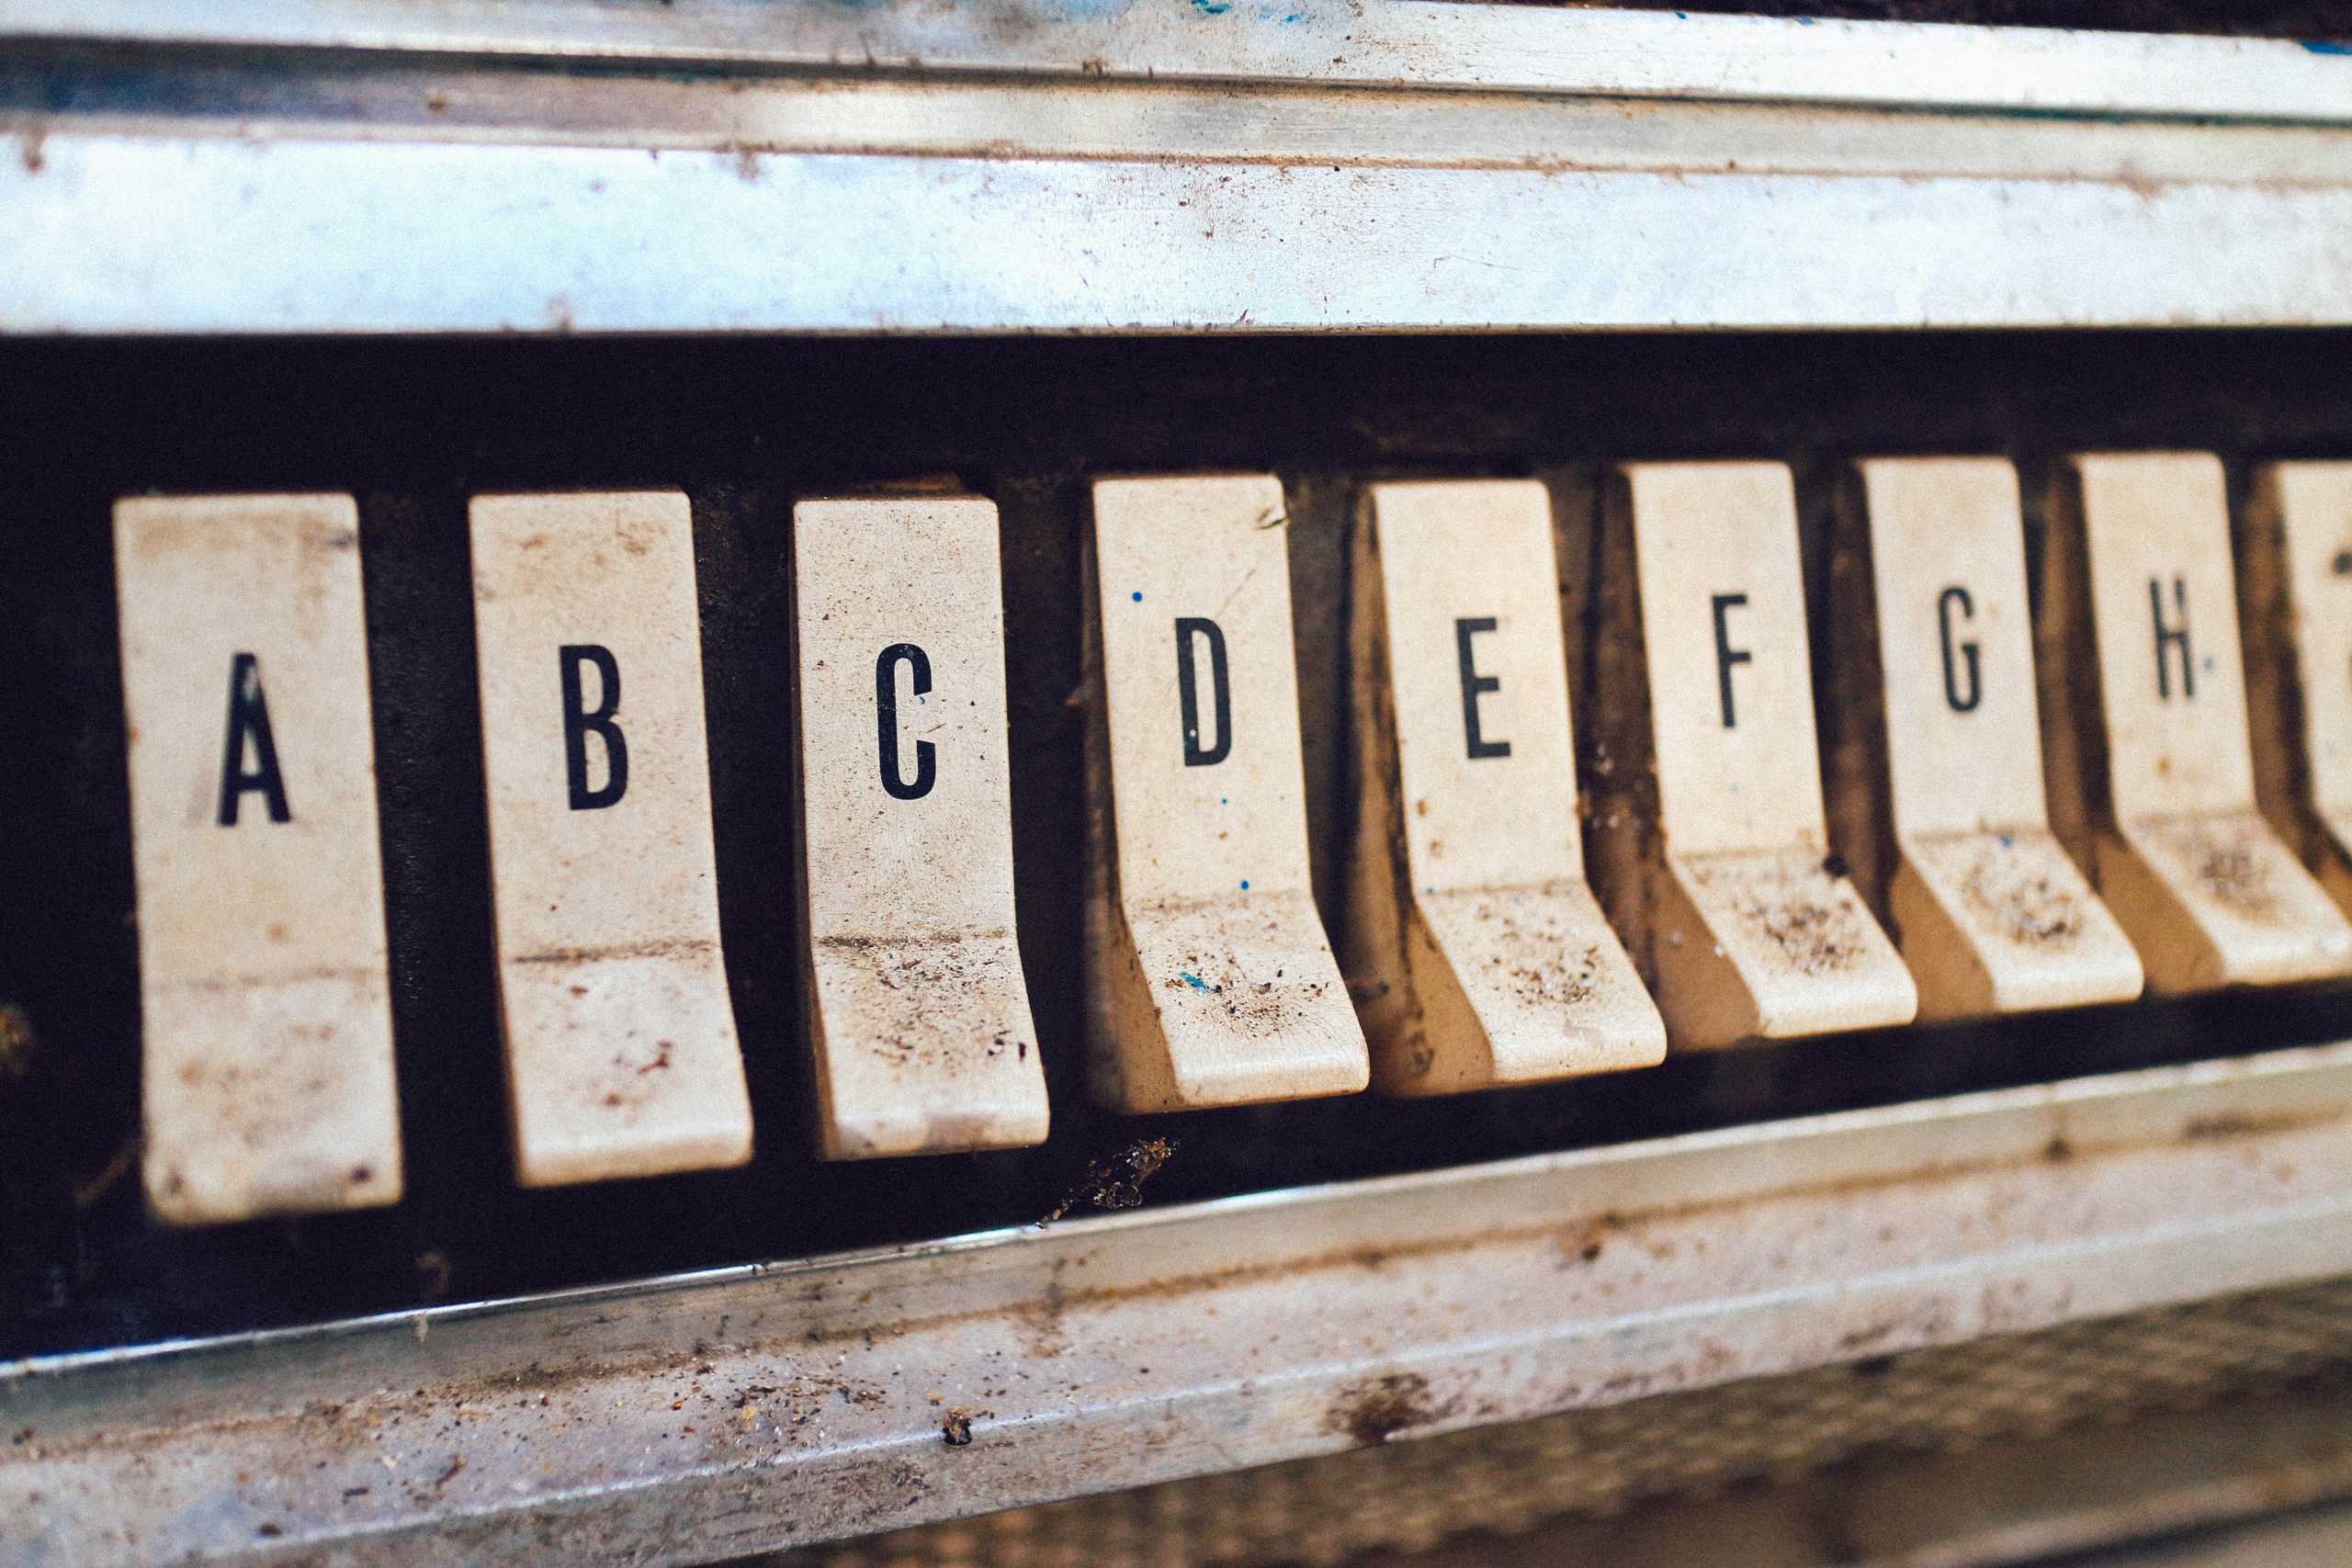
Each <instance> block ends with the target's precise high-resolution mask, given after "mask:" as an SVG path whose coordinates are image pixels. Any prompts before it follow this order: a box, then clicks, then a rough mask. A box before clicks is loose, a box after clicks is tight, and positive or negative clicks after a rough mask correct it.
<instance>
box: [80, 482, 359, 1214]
mask: <svg viewBox="0 0 2352 1568" xmlns="http://www.w3.org/2000/svg"><path fill="white" fill-rule="evenodd" d="M114 540H115V586H116V592H117V595H118V597H119V603H120V609H121V615H122V685H123V699H124V705H125V708H126V716H127V719H128V724H129V731H130V825H131V852H132V861H133V864H134V868H135V870H136V873H137V876H138V886H139V990H140V1004H141V1025H142V1032H143V1053H144V1056H143V1060H144V1074H145V1077H144V1090H143V1092H144V1097H145V1102H146V1154H145V1167H144V1175H145V1180H146V1188H147V1196H148V1201H149V1202H150V1203H151V1204H152V1205H153V1208H154V1211H155V1213H157V1214H158V1215H160V1216H161V1217H162V1218H164V1219H165V1220H168V1221H171V1222H173V1223H174V1224H206V1223H211V1222H217V1221H224V1220H243V1219H250V1218H252V1217H253V1216H254V1215H256V1214H266V1213H294V1212H300V1211H306V1210H322V1209H352V1208H360V1207H365V1206H367V1205H370V1204H377V1203H390V1202H393V1201H397V1200H398V1199H399V1197H400V1195H401V1142H400V1116H399V1109H398V1105H397V1103H396V1094H395V1089H394V1084H393V1076H392V1017H391V1001H390V996H391V986H390V976H389V973H388V969H387V964H386V958H385V942H384V882H383V866H382V863H381V860H380V857H379V849H378V841H377V834H376V752H375V741H374V738H373V735H372V733H371V731H370V728H369V708H368V629H367V625H366V618H365V613H364V611H363V610H362V607H361V601H360V585H359V513H358V509H357V508H356V507H355V506H354V505H353V504H352V501H351V498H350V497H349V496H345V495H254V496H206V497H187V498H169V499H137V500H129V501H122V502H117V503H116V506H115V512H114Z"/></svg>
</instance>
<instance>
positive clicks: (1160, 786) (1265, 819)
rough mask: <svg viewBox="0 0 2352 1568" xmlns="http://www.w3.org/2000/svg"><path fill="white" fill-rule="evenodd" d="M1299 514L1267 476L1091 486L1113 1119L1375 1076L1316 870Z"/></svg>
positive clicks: (1101, 1054) (1103, 1091)
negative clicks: (1294, 634)
mask: <svg viewBox="0 0 2352 1568" xmlns="http://www.w3.org/2000/svg"><path fill="white" fill-rule="evenodd" d="M1285 522H1286V518H1285V513H1284V512H1283V491H1282V486H1281V484H1280V483H1279V482H1278V481H1276V480H1275V479H1272V477H1270V476H1259V475H1249V476H1233V477H1223V476H1220V477H1213V478H1198V479H1103V480H1099V481H1097V482H1096V484H1095V486H1094V528H1093V535H1092V543H1093V566H1094V581H1095V590H1096V592H1095V594H1094V596H1093V602H1092V603H1091V604H1090V605H1089V609H1090V610H1091V627H1090V630H1091V633H1092V636H1091V639H1090V641H1091V647H1090V649H1089V651H1090V654H1091V661H1092V665H1093V668H1092V669H1091V671H1090V678H1091V683H1092V686H1093V693H1092V695H1093V702H1092V704H1091V710H1090V711H1091V716H1092V718H1093V719H1094V721H1095V722H1094V723H1093V725H1092V727H1091V730H1090V735H1089V743H1090V751H1091V754H1090V757H1089V766H1088V775H1089V776H1088V784H1089V789H1090V792H1091V810H1090V812H1089V816H1090V818H1091V824H1092V836H1093V840H1094V856H1093V861H1092V874H1093V878H1094V886H1093V887H1092V888H1091V897H1090V899H1089V910H1088V927H1089V930H1088V950H1089V951H1088V958H1089V964H1088V986H1089V992H1090V999H1091V1012H1092V1019H1091V1024H1092V1041H1091V1045H1092V1049H1091V1055H1090V1068H1091V1077H1092V1082H1093V1088H1094V1092H1095V1094H1096V1096H1097V1097H1098V1098H1099V1099H1100V1100H1103V1102H1104V1103H1105V1104H1107V1105H1110V1106H1112V1107H1114V1108H1115V1109H1118V1110H1123V1111H1169V1110H1176V1109H1180V1108H1183V1107H1190V1106H1202V1105H1236V1104H1243V1103H1247V1102H1250V1101H1254V1100H1298V1099H1304V1098H1306V1097H1307V1096H1310V1095H1320V1094H1345V1093H1348V1092H1350V1091H1352V1090H1355V1089H1362V1088H1363V1087H1364V1084H1365V1081H1366V1079H1367V1077H1368V1074H1369V1068H1368V1066H1367V1063H1366V1059H1365V1053H1364V1043H1363V1030H1362V1028H1361V1027H1360V1026H1359V1025H1358V1024H1357V1022H1356V1015H1355V1009H1354V1007H1353V1006H1352V1005H1351V1003H1350V1002H1349V1000H1348V992H1347V987H1346V985H1345V984H1344V983H1343V982H1342V981H1341V979H1340V968H1339V964H1338V963H1337V961H1336V960H1334V959H1333V957H1332V955H1331V949H1330V945H1329V942H1327V941H1326V939H1325V937H1324V933H1323V924H1322V921H1321V919H1319V918H1318V916H1317V913H1316V908H1315V898H1314V894H1313V892H1312V889H1311V887H1310V885H1309V882H1308V879H1307V858H1306V803H1305V799H1304V793H1305V791H1304V782H1303V771H1302V767H1301V762H1300V750H1299V731H1298V691H1297V678H1296V671H1295V663H1294V656H1293V653H1292V650H1291V611H1290V562H1289V556H1288V546H1287V543H1286V541H1285V533H1286V528H1285Z"/></svg>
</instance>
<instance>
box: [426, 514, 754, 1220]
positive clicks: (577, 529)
mask: <svg viewBox="0 0 2352 1568" xmlns="http://www.w3.org/2000/svg"><path fill="white" fill-rule="evenodd" d="M472 517H473V574H474V632H475V641H476V645H477V647H478V649H479V650H480V654H481V725H482V754H483V760H484V764H485V772H486V773H487V776H488V782H489V789H490V857H491V885H492V902H493V905H494V907H495V913H496V924H497V938H498V986H499V1001H500V1011H501V1014H502V1016H503V1021H504V1025H505V1031H506V1066H507V1077H508V1083H509V1088H510V1090H511V1092H512V1095H513V1105H514V1120H515V1165H516V1168H517V1172H518V1174H519V1176H520V1178H521V1179H522V1181H523V1184H524V1185H525V1186H526V1187H546V1186H553V1185H557V1184H559V1183H562V1182H570V1181H594V1180H599V1179H605V1178H608V1177H623V1176H654V1175H659V1174H661V1173H662V1172H665V1171H675V1170H698V1169H705V1168H711V1167H717V1166H729V1165H740V1164H741V1163H742V1162H743V1161H744V1160H746V1159H748V1158H750V1157H751V1152H752V1111H751V1103H750V1100H749V1099H748V1098H747V1097H746V1095H745V1092H744V1087H743V1064H742V1058H741V1054H740V1052H739V1051H738V1049H737V1046H736V1040H735V1018H734V1012H733V1010H732V1009H731V1007H730V1006H729V1000H728V995H727V976H726V971H725V969H724V968H723V967H722V965H721V963H720V955H719V938H718V878H717V871H716V867H715V864H714V858H715V857H714V852H713V849H712V844H711V832H710V763H709V758H708V753H707V749H706V746H705V741H704V728H703V698H702V645H701V638H700V635H699V631H698V620H697V615H696V612H695V558H694V533H693V526H692V523H691V521H690V519H689V516H688V513H687V510H686V498H685V497H684V496H683V495H680V494H677V493H675V492H673V491H662V492H658V493H646V494H608V495H595V494H573V495H496V496H476V497H475V498H474V501H473V507H472Z"/></svg>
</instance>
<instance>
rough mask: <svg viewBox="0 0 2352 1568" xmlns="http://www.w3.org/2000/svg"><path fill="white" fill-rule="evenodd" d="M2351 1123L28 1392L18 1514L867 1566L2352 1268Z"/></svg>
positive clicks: (142, 1538) (2347, 1085)
mask: <svg viewBox="0 0 2352 1568" xmlns="http://www.w3.org/2000/svg"><path fill="white" fill-rule="evenodd" d="M2346 1122H2352V1043H2346V1044H2339V1045H2333V1046H2326V1047H2321V1048H2317V1049H2312V1050H2298V1051H2286V1052H2278V1053H2272V1054H2269V1055H2261V1056H2255V1057H2249V1058H2244V1059H2240V1060H2235V1061H2230V1062H2218V1063H2207V1064H2200V1065H2198V1066H2186V1067H2169V1068H2161V1069H2154V1070H2151V1071H2143V1072H2137V1073H2130V1074H2123V1075H2118V1076H2115V1077H2104V1078H2096V1079H2086V1080H2080V1081H2076V1082H2073V1083H2067V1084H2060V1085H2054V1086H2045V1087H2038V1088H2032V1089H2012V1090H2002V1091H1998V1092H1994V1093H1989V1094H1980V1095H1973V1096H1967V1097H1963V1098H1960V1099H1954V1100H1941V1101H1930V1102H1924V1103H1916V1104H1911V1105H1905V1106H1896V1107H1891V1108H1887V1109H1883V1110H1875V1111H1857V1112H1847V1113H1841V1114H1838V1115H1831V1116H1824V1117H1816V1118H1810V1119H1806V1120H1803V1121H1795V1122H1780V1123H1774V1124H1769V1125H1763V1126H1751V1127H1744V1128H1737V1129H1732V1130H1728V1131H1724V1132H1718V1133H1709V1134H1696V1135H1691V1136H1687V1137H1680V1138H1673V1139H1667V1140H1661V1141H1658V1142H1655V1143H1646V1144H1635V1145H1625V1146H1622V1147H1618V1148H1610V1149H1597V1150H1587V1151H1580V1152H1576V1153H1569V1154H1561V1155H1552V1156H1540V1157H1537V1158H1532V1159H1524V1160H1517V1161H1510V1162H1506V1163H1502V1164H1498V1165H1492V1166H1485V1167H1476V1168H1464V1169H1456V1170H1451V1171H1443V1172H1437V1173H1431V1174H1427V1175H1418V1176H1410V1177H1404V1178H1397V1179H1386V1180H1380V1181H1369V1182H1360V1183H1351V1184H1346V1185H1342V1186H1336V1187H1330V1188H1324V1189H1315V1190H1302V1191H1295V1192H1287V1193H1272V1194H1264V1195H1259V1196H1254V1197H1250V1198H1241V1199H1233V1200H1227V1201H1220V1202H1215V1203H1207V1204H1202V1205H1197V1206H1192V1207H1186V1208H1177V1209H1169V1210H1164V1211H1157V1212H1149V1213H1141V1214H1136V1215H1131V1216H1123V1217H1118V1218H1110V1219H1102V1220H1093V1221H1086V1222H1080V1223H1074V1224H1067V1225H1057V1226H1054V1227H1051V1228H1047V1229H1042V1230H1040V1229H1027V1230H1023V1231H1019V1232H1010V1233H999V1234H995V1235H985V1236H975V1237H968V1238H964V1239H961V1240H958V1241H954V1242H948V1243H942V1244H938V1245H934V1246H929V1247H916V1248H910V1249H906V1250H903V1251H898V1252H891V1253H885V1254H876V1255H869V1256H863V1257H856V1258H831V1259H820V1260H817V1261H813V1262H808V1263H800V1264H794V1265H790V1266H786V1267H778V1268H772V1269H763V1268H750V1269H730V1270H720V1271H715V1272H711V1273H707V1274H702V1275H696V1276H693V1277H690V1278H685V1279H677V1280H657V1281H650V1282H647V1283H643V1284H639V1285H633V1286H628V1287H623V1288H616V1289H609V1290H601V1291H587V1292H569V1293H565V1294H561V1295H557V1296H552V1297H547V1298H540V1299H537V1300H531V1301H518V1302H505V1303H485V1304H480V1305H472V1306H463V1307H452V1308H440V1309H434V1310H430V1311H426V1312H421V1313H416V1314H400V1315H395V1316H389V1317H382V1318H374V1319H368V1320H364V1321H360V1322H355V1323H347V1324H340V1325H325V1326H321V1327H316V1328H310V1329H302V1330H295V1331H288V1332H279V1333H270V1334H263V1335H254V1336H248V1337H240V1338H233V1339H224V1340H218V1341H206V1342H200V1343H193V1344H183V1345H173V1346H162V1347H152V1348H135V1349H130V1350H121V1351H114V1352H105V1353H96V1354H90V1355H84V1356H74V1357H65V1358H58V1359H46V1360H40V1361H33V1362H25V1363H18V1364H17V1365H14V1366H11V1367H8V1368H6V1369H5V1371H0V1431H5V1432H6V1434H8V1436H9V1438H11V1440H10V1441H9V1442H7V1443H6V1444H0V1517H5V1518H7V1519H10V1520H11V1521H28V1522H29V1532H28V1533H27V1534H25V1535H24V1536H23V1537H22V1538H21V1539H19V1540H15V1541H13V1542H12V1545H11V1550H12V1551H13V1552H14V1554H15V1555H16V1557H17V1559H19V1560H22V1561H26V1562H36V1563H48V1562H73V1563H76V1564H103V1563H136V1562H162V1561H166V1560H175V1559H179V1558H182V1557H185V1556H187V1555H190V1554H197V1555H202V1556H206V1557H209V1558H213V1559H218V1560H226V1561H256V1562H259V1561H266V1560H270V1559H274V1558H281V1557H288V1556H294V1555H300V1554H305V1553H314V1552H318V1551H326V1550H329V1549H332V1550H333V1551H334V1552H335V1554H336V1560H337V1561H339V1562H382V1563H397V1562H424V1561H429V1560H447V1559H448V1558H450V1557H452V1556H464V1555H469V1554H471V1555H478V1556H490V1557H495V1556H502V1555H512V1554H513V1553H514V1552H515V1551H518V1550H521V1549H522V1548H524V1547H526V1546H529V1547H533V1548H537V1549H547V1548H556V1549H560V1550H561V1551H564V1552H565V1553H566V1554H567V1556H568V1557H572V1558H576V1559H577V1560H579V1561H582V1562H621V1561H630V1562H648V1561H653V1562H668V1561H686V1560H689V1559H698V1558H707V1557H712V1556H720V1555H726V1554H729V1553H736V1552H746V1551H754V1550H760V1549H764V1548H769V1547H775V1546H782V1545H787V1544H793V1543H797V1542H805V1541H809V1540H821V1539H826V1538H831V1537H839V1536H844V1535H851V1534H857V1533H863V1532H865V1531H869V1530H874V1529H886V1528H891V1527H896V1526H899V1525H905V1524H911V1523H916V1522H920V1521H922V1520H926V1519H935V1518H941V1517H949V1516H952V1515H956V1514H960V1513H970V1512H978V1511H981V1510H984V1509H989V1508H996V1507H1003V1506H1013V1505H1017V1504H1023V1503H1029V1502H1035V1501H1041V1500H1044V1499H1046V1498H1051V1497H1057V1496H1064V1495H1075V1494H1078V1493H1080V1492H1086V1491H1092V1490H1099V1489H1104V1488H1111V1487H1120V1486H1129V1485H1136V1484H1139V1483H1148V1482H1152V1481H1159V1480H1165V1479H1170V1478H1172V1477H1176V1476H1182V1475H1186V1474H1193V1473H1199V1472H1206V1471H1209V1470H1214V1469H1225V1468H1231V1467H1235V1466H1239V1465H1247V1464H1255V1463H1261V1462H1266V1461H1274V1460H1280V1459H1286V1458H1293V1457H1297V1456H1301V1455H1306V1454H1313V1453H1317V1452H1327V1451H1331V1450H1339V1449H1343V1448H1346V1447H1349V1446H1351V1445H1354V1444H1363V1443H1373V1442H1380V1441H1385V1440H1387V1439H1388V1438H1394V1437H1398V1436H1404V1435H1408V1434H1418V1433H1421V1432H1434V1431H1441V1430H1445V1429H1449V1428H1453V1427H1465V1426H1469V1425H1473V1424H1476V1423H1479V1422H1485V1421H1494V1420H1507V1419H1511V1418H1515V1417H1522V1416H1534V1415H1539V1414H1544V1413H1546V1412H1551V1411H1556V1410H1562V1409H1566V1408H1570V1407H1575V1406H1579V1405H1589V1404H1606V1403H1610V1402H1612V1401H1618V1400H1623V1399H1629V1398H1633V1397H1636V1396H1639V1395H1643V1394H1648V1393H1666V1392H1669V1391H1673V1390H1678V1389H1686V1388H1691V1387H1697V1386H1701V1385H1704V1384H1708V1383H1713V1382H1724V1381H1728V1380H1730V1379H1734V1378H1740V1377H1750V1376H1758V1375H1766V1374H1770V1373H1775V1372H1781V1371H1790V1370H1792V1369H1795V1368H1800V1367H1804V1366H1807V1365H1814V1364H1818V1363H1821V1362H1824V1361H1832V1360H1838V1359H1849V1358H1854V1357H1860V1356H1868V1355H1879V1354H1884V1353H1889V1352H1893V1351H1898V1350H1904V1349H1909V1348H1917V1347H1922V1346H1928V1345H1935V1344H1948V1343H1953V1342H1958V1341H1962V1340H1965V1339H1968V1338H1972V1337H1978V1336H1983V1335H1988V1334H1997V1333H2007V1332H2019V1331H2024V1330H2029V1329H2033V1328H2039V1327H2044V1326H2048V1325H2053V1324H2057V1323H2061V1322H2067V1321H2073V1320H2078V1319H2085V1318H2092V1317H2099V1316H2105V1315H2110V1314H2121V1313H2126V1312H2131V1311H2136V1310H2140V1309H2143V1308H2147V1307H2151V1306H2156V1305H2162V1304H2166V1303H2174V1302H2178V1301H2182V1300H2186V1299H2189V1298H2192V1297H2201V1296H2207V1295H2212V1294H2217V1293H2223V1292H2233V1291H2242V1290H2251V1289H2256V1288H2259V1287H2264V1286H2269V1285H2276V1284H2282V1283H2289V1282H2293V1281H2299V1280H2314V1279H2321V1278H2326V1277H2330V1276H2334V1275H2338V1274H2342V1273H2345V1272H2346V1271H2352V1138H2347V1137H2346ZM1302 1238H1312V1240H1311V1242H1306V1241H1303V1239H1302Z"/></svg>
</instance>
